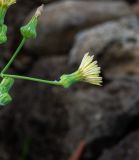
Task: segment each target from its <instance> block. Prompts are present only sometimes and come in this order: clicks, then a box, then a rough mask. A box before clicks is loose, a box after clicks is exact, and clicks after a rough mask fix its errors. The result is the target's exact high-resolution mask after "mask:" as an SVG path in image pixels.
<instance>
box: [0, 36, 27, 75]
mask: <svg viewBox="0 0 139 160" xmlns="http://www.w3.org/2000/svg"><path fill="white" fill-rule="evenodd" d="M25 41H26V39H25V38H23V39H22V41H21V43H20V45H19V46H18V48H17V49H16V51H15V52H14V54H13V56H12V57H11V59H10V60H9V62H8V63H7V65H6V66H5V67H4V69H3V70H2V71H1V74H4V73H5V72H6V71H7V70H8V68H9V67H10V66H11V64H12V63H13V61H14V60H15V58H16V56H17V55H18V53H19V51H20V50H21V48H22V47H23V45H24V43H25Z"/></svg>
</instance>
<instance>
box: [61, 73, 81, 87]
mask: <svg viewBox="0 0 139 160" xmlns="http://www.w3.org/2000/svg"><path fill="white" fill-rule="evenodd" d="M78 81H80V75H79V73H78V72H74V73H72V74H64V75H62V76H61V77H60V83H61V85H63V87H64V88H69V87H71V86H72V85H73V84H75V83H77V82H78Z"/></svg>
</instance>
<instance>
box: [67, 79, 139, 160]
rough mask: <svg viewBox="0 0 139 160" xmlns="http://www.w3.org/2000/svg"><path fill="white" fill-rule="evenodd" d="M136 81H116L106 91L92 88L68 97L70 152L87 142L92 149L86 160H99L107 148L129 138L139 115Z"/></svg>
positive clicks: (138, 80)
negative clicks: (119, 139) (81, 142)
mask: <svg viewBox="0 0 139 160" xmlns="http://www.w3.org/2000/svg"><path fill="white" fill-rule="evenodd" d="M134 78H135V77H134ZM134 78H133V79H132V78H125V79H119V80H115V81H113V82H111V83H109V85H106V86H105V87H103V88H91V86H90V89H87V90H86V89H84V90H77V91H74V92H73V93H72V96H69V97H68V101H69V102H68V104H67V105H66V106H67V109H68V113H69V118H68V120H69V131H68V133H67V135H66V138H65V141H66V142H65V145H66V147H67V151H70V152H71V153H72V152H73V151H74V150H75V148H76V147H77V145H78V144H79V143H80V141H82V140H84V141H86V143H91V148H92V150H91V151H90V150H89V149H88V150H89V151H86V154H85V155H84V157H85V158H84V159H89V157H93V158H96V157H97V156H99V155H100V153H101V151H102V150H103V148H105V147H107V146H109V145H112V144H113V143H115V141H116V139H118V138H119V137H121V136H122V135H124V134H125V132H126V131H127V130H128V127H129V124H130V123H131V121H132V120H133V119H134V118H135V117H136V116H137V115H138V114H139V109H138V86H139V79H138V77H137V78H135V79H134ZM69 94H70V95H71V93H69ZM92 152H93V154H92ZM90 159H91V158H90Z"/></svg>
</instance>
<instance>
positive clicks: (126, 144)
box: [99, 130, 139, 160]
mask: <svg viewBox="0 0 139 160" xmlns="http://www.w3.org/2000/svg"><path fill="white" fill-rule="evenodd" d="M138 157H139V131H138V130H137V131H135V132H133V133H131V134H129V135H128V136H127V137H125V138H124V139H123V140H122V141H121V142H120V143H119V144H117V145H116V146H114V147H112V148H111V149H109V150H105V151H104V153H103V155H102V157H101V158H99V160H117V159H118V160H133V159H134V160H138Z"/></svg>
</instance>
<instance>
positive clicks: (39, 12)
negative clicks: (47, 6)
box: [35, 4, 44, 17]
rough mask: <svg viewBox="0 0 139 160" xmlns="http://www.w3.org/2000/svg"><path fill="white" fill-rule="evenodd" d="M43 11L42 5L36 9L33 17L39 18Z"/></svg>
mask: <svg viewBox="0 0 139 160" xmlns="http://www.w3.org/2000/svg"><path fill="white" fill-rule="evenodd" d="M43 9H44V5H43V4H42V5H41V6H40V7H38V8H37V10H36V13H35V17H39V16H40V15H41V14H42V12H43Z"/></svg>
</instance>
